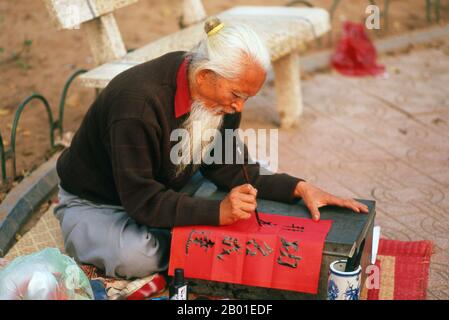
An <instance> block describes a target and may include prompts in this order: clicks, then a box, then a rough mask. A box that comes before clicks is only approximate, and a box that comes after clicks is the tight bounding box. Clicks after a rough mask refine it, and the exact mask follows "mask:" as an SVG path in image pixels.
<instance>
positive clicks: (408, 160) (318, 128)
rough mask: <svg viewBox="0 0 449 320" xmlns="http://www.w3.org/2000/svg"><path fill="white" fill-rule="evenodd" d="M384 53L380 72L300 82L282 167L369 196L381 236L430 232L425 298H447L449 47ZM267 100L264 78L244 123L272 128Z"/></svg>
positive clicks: (282, 136)
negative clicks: (383, 75)
mask: <svg viewBox="0 0 449 320" xmlns="http://www.w3.org/2000/svg"><path fill="white" fill-rule="evenodd" d="M448 43H449V41H448ZM445 50H447V49H445ZM382 62H383V63H385V64H386V65H387V66H388V70H389V78H387V79H376V78H362V79H358V78H356V79H355V78H347V77H343V76H340V75H338V74H336V73H326V74H318V75H315V76H313V77H312V78H310V79H308V80H307V81H304V82H303V92H304V101H305V109H304V114H303V116H302V118H301V122H300V124H299V126H298V128H296V129H293V130H281V131H279V141H280V144H279V170H280V171H283V172H288V173H291V174H295V175H297V176H300V177H304V178H305V179H307V180H308V181H310V182H312V183H315V184H316V185H318V186H320V187H322V188H323V189H325V190H327V191H329V192H332V193H334V194H337V195H340V196H343V197H355V198H365V199H375V200H376V201H377V221H376V222H377V224H378V225H380V226H381V227H382V236H383V237H385V238H389V239H398V240H421V239H427V240H432V241H434V243H435V254H434V255H433V256H432V260H431V273H430V281H429V290H428V298H429V299H448V298H449V272H448V267H449V139H448V138H449V57H448V54H447V51H446V53H445V51H444V50H442V49H441V48H440V49H421V50H416V51H413V52H412V53H410V54H407V55H400V56H392V57H387V58H385V59H383V61H382ZM273 103H274V90H273V87H272V85H270V84H268V85H267V86H266V87H265V88H264V90H263V92H262V93H261V95H260V96H258V97H255V98H253V100H252V101H251V102H249V103H248V106H247V109H246V110H245V115H244V121H243V127H244V128H249V127H251V128H275V125H274V124H273V122H275V121H277V115H276V112H275V110H274V107H273Z"/></svg>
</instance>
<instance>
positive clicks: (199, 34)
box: [45, 0, 330, 128]
mask: <svg viewBox="0 0 449 320" xmlns="http://www.w3.org/2000/svg"><path fill="white" fill-rule="evenodd" d="M45 1H46V3H47V7H48V8H49V11H50V12H51V13H52V16H53V17H54V18H56V19H55V20H56V21H57V22H58V24H59V26H60V27H61V28H66V29H68V28H73V27H74V26H76V25H78V24H81V27H82V28H85V29H86V31H87V34H88V38H89V43H90V45H91V50H92V52H93V55H94V59H95V61H96V63H97V64H98V65H99V66H98V67H96V68H94V69H92V70H90V71H89V72H87V73H85V74H83V75H82V76H81V77H80V79H81V81H82V82H83V84H84V85H85V86H87V87H93V88H104V87H106V85H107V84H108V83H109V81H110V80H111V79H113V78H114V77H115V76H116V75H118V74H119V73H121V72H123V71H125V70H127V69H129V68H131V67H133V66H135V65H137V64H139V63H143V62H145V61H148V60H151V59H154V58H157V57H159V56H161V55H163V54H165V53H167V52H171V51H177V50H185V51H188V50H190V49H192V48H193V47H194V46H195V45H196V44H197V43H198V42H199V41H200V40H201V39H202V38H203V37H204V36H205V35H204V29H203V23H201V22H198V23H195V24H193V25H191V26H189V27H187V28H185V29H182V30H180V31H178V32H175V33H172V34H170V35H168V36H165V37H162V38H160V39H158V40H156V41H153V42H151V43H149V44H148V45H146V46H144V47H142V48H139V49H137V50H135V51H133V52H131V53H126V49H125V46H124V44H123V41H122V38H121V35H120V32H119V30H118V28H117V25H116V23H115V20H114V17H113V15H112V12H113V11H114V10H116V9H118V8H120V7H123V6H125V5H129V4H131V3H134V2H136V1H137V0H108V1H106V0H45ZM194 2H197V3H198V0H197V1H194ZM86 3H87V5H86ZM64 5H65V6H72V7H73V6H78V7H79V8H80V9H79V10H80V12H81V13H82V14H81V15H79V17H78V18H79V19H74V18H73V11H76V10H73V8H72V10H69V11H68V10H67V7H64ZM61 12H65V15H63V14H62V13H61ZM67 12H69V13H67ZM217 16H218V17H219V18H220V19H221V20H222V21H223V23H225V24H226V22H242V23H245V24H247V25H249V26H250V27H252V28H253V29H254V30H255V31H256V32H257V33H258V34H259V35H260V36H261V38H262V39H263V41H264V42H265V44H266V46H267V48H268V50H269V52H270V56H271V60H272V63H273V71H274V76H275V87H276V97H277V102H276V104H277V108H278V111H279V118H280V124H281V127H282V128H288V127H291V126H293V125H294V124H295V123H296V121H297V120H298V118H299V116H300V115H301V113H302V109H303V104H302V94H301V82H300V62H299V48H300V47H301V45H303V44H304V42H306V41H310V40H313V39H315V38H317V37H319V36H321V35H323V34H324V33H326V32H327V31H329V30H330V22H329V14H328V12H327V11H326V10H324V9H319V8H288V7H255V6H240V7H234V8H232V9H230V10H227V11H224V12H221V13H220V14H218V15H217ZM70 19H71V20H70ZM68 20H69V21H68Z"/></svg>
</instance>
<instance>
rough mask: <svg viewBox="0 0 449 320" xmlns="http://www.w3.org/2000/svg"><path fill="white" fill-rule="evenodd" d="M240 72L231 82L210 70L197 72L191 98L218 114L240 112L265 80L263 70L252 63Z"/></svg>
mask: <svg viewBox="0 0 449 320" xmlns="http://www.w3.org/2000/svg"><path fill="white" fill-rule="evenodd" d="M242 71H243V72H242V74H241V76H240V77H239V78H238V79H232V80H229V79H226V78H224V77H222V76H220V75H218V74H216V73H215V72H213V71H210V70H201V71H199V72H198V73H197V74H196V77H195V79H194V82H195V83H194V85H193V86H192V89H191V93H192V98H193V99H195V100H196V99H197V100H200V101H201V102H202V103H203V104H204V105H205V106H206V107H207V108H210V109H211V110H212V111H214V112H216V113H218V114H225V113H235V112H242V110H243V107H244V105H245V102H246V101H247V100H248V98H250V97H252V96H255V95H256V94H257V93H258V92H259V90H260V89H261V88H262V86H263V84H264V82H265V78H266V73H265V71H264V70H263V68H262V67H261V66H260V65H258V64H256V63H253V62H252V63H248V64H246V65H245V66H244V67H243V70H242Z"/></svg>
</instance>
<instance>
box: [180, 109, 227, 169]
mask: <svg viewBox="0 0 449 320" xmlns="http://www.w3.org/2000/svg"><path fill="white" fill-rule="evenodd" d="M219 111H220V108H214V111H211V109H208V108H207V107H205V106H204V104H203V103H202V102H200V101H194V102H193V103H192V106H191V110H190V115H189V117H188V118H187V119H186V120H185V121H184V123H183V125H182V128H183V129H185V130H187V132H188V134H189V138H190V139H183V140H182V142H181V143H182V147H181V150H182V156H181V162H180V164H179V165H178V166H177V168H176V176H178V175H179V174H181V173H182V172H183V171H184V170H185V169H186V167H187V166H188V164H191V163H193V166H194V169H195V167H197V166H199V165H200V164H199V163H195V162H196V161H195V159H201V160H202V159H204V157H205V156H206V155H207V152H208V151H210V150H211V147H212V144H211V143H210V140H209V139H208V138H212V137H211V136H210V131H209V132H208V130H211V129H212V130H217V129H219V127H220V126H221V123H222V121H223V115H220V114H218V112H219ZM195 124H196V125H195ZM195 128H197V130H196V131H197V132H194V130H195ZM198 128H200V130H198ZM198 131H199V132H198ZM203 138H204V140H203Z"/></svg>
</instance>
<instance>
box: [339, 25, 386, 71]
mask: <svg viewBox="0 0 449 320" xmlns="http://www.w3.org/2000/svg"><path fill="white" fill-rule="evenodd" d="M376 59H377V52H376V48H375V47H374V45H373V44H372V43H371V41H370V39H369V38H368V36H367V34H366V32H365V26H364V25H363V24H361V23H353V22H349V21H347V22H345V23H344V25H343V36H342V38H341V39H340V41H339V43H338V45H337V48H336V50H335V53H334V54H333V55H332V58H331V64H332V66H333V67H334V68H335V69H336V70H337V71H338V72H340V73H341V74H344V75H347V76H367V75H372V76H376V75H380V74H383V73H384V72H385V67H384V66H381V65H378V64H377V62H376Z"/></svg>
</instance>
